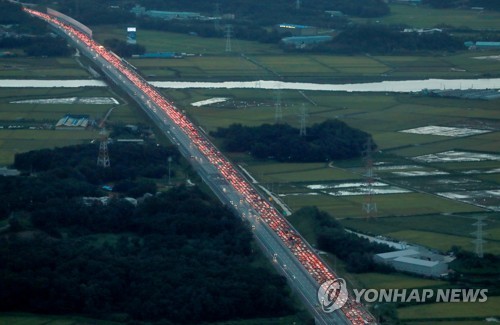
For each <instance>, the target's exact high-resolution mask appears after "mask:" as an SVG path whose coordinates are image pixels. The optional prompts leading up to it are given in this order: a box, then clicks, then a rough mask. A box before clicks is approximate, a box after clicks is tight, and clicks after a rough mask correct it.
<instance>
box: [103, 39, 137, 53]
mask: <svg viewBox="0 0 500 325" xmlns="http://www.w3.org/2000/svg"><path fill="white" fill-rule="evenodd" d="M104 45H105V46H106V47H107V48H108V49H110V50H111V51H113V52H115V53H116V54H118V55H119V56H122V57H131V56H132V55H134V54H144V53H145V52H146V48H145V47H144V46H142V45H140V44H128V43H127V42H126V41H124V40H119V39H116V38H111V39H107V40H105V41H104Z"/></svg>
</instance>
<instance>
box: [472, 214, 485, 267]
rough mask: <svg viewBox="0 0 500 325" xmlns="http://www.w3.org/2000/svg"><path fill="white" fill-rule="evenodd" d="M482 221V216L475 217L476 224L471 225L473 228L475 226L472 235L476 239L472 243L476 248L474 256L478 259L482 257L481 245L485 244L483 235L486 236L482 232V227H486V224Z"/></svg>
mask: <svg viewBox="0 0 500 325" xmlns="http://www.w3.org/2000/svg"><path fill="white" fill-rule="evenodd" d="M484 219H485V217H484V216H479V217H477V222H476V223H474V224H473V226H476V231H473V232H472V234H473V235H475V236H476V239H474V240H473V241H472V242H473V243H474V244H475V246H476V255H477V257H479V258H483V257H484V252H483V245H484V243H486V241H485V240H483V238H484V235H485V234H486V233H485V232H484V231H483V226H486V224H485V223H484V222H483V220H484Z"/></svg>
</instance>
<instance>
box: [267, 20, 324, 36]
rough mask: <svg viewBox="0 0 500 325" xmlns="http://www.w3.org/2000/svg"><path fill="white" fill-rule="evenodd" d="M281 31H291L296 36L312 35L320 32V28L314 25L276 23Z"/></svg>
mask: <svg viewBox="0 0 500 325" xmlns="http://www.w3.org/2000/svg"><path fill="white" fill-rule="evenodd" d="M276 29H278V31H280V32H289V33H291V34H292V35H295V36H311V35H316V34H318V28H317V27H314V26H307V25H298V24H288V23H282V24H278V25H276Z"/></svg>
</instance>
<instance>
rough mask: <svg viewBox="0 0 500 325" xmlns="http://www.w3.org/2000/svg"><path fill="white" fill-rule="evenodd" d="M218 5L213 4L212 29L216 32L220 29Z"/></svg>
mask: <svg viewBox="0 0 500 325" xmlns="http://www.w3.org/2000/svg"><path fill="white" fill-rule="evenodd" d="M219 21H220V5H219V3H218V2H216V3H215V12H214V29H215V31H218V30H219V29H220V24H219Z"/></svg>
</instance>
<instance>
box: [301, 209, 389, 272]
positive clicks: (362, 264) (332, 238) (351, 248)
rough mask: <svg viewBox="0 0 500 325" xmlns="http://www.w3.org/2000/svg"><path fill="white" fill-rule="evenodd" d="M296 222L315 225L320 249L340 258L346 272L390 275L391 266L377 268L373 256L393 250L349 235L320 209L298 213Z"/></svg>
mask: <svg viewBox="0 0 500 325" xmlns="http://www.w3.org/2000/svg"><path fill="white" fill-rule="evenodd" d="M294 219H297V220H298V219H307V220H310V222H311V223H312V224H313V225H314V226H313V228H314V233H315V235H316V236H317V242H318V248H319V249H320V250H323V251H325V252H328V253H332V254H334V255H336V256H337V257H338V258H340V259H341V260H343V261H344V262H345V263H346V270H347V271H349V272H353V273H364V272H373V271H381V272H388V271H392V269H391V268H390V267H388V266H384V265H379V264H376V263H375V262H374V261H373V255H374V254H379V253H385V252H389V251H392V250H393V249H391V248H390V247H389V246H387V245H383V244H376V243H371V242H370V241H369V240H368V239H366V238H361V237H359V236H356V235H354V234H352V233H348V232H346V231H345V229H344V227H343V226H342V225H341V224H340V223H339V222H338V221H337V220H335V219H334V218H333V217H332V216H330V215H329V214H328V213H326V212H324V211H320V210H319V209H318V208H317V207H304V208H302V209H300V210H297V211H295V212H294Z"/></svg>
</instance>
